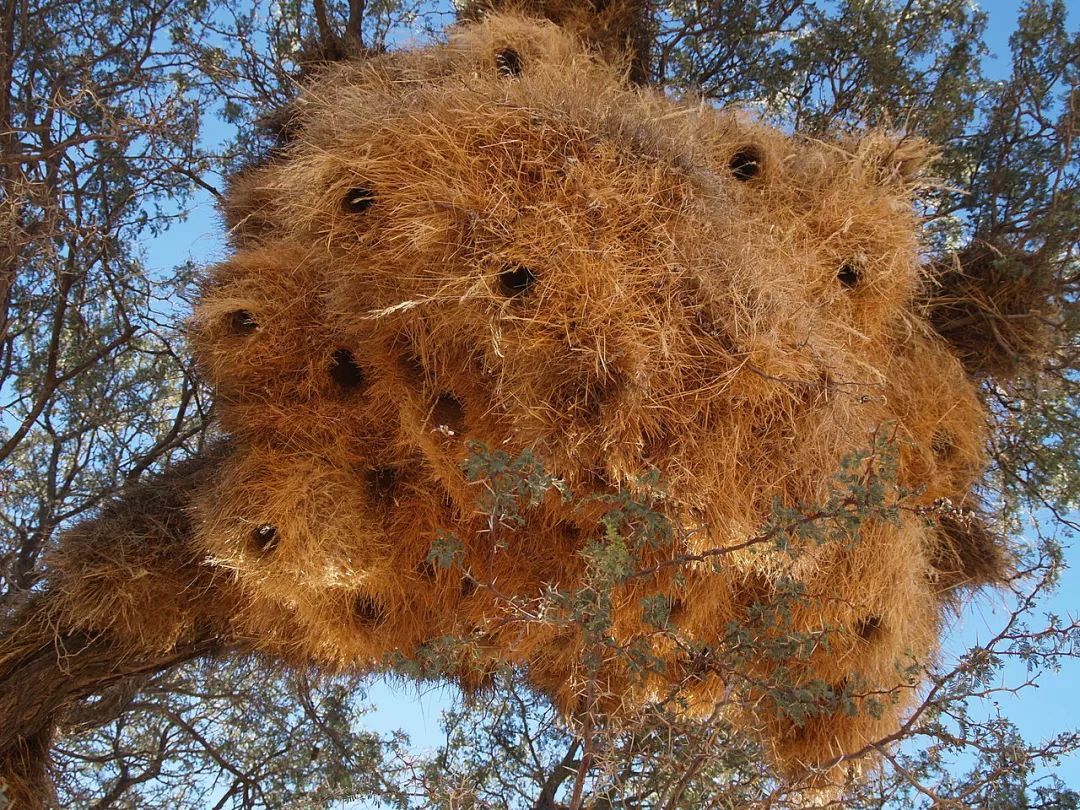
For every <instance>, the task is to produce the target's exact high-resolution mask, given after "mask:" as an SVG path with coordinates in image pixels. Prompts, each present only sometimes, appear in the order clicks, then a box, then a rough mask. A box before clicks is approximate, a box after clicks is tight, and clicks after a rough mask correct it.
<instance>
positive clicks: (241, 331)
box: [229, 309, 259, 336]
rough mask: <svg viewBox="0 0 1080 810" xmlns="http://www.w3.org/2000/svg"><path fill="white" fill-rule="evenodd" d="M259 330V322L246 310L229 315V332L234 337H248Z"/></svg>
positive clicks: (239, 310)
mask: <svg viewBox="0 0 1080 810" xmlns="http://www.w3.org/2000/svg"><path fill="white" fill-rule="evenodd" d="M258 328H259V322H258V321H256V320H255V316H254V315H252V314H251V313H250V312H248V311H247V310H246V309H238V310H236V311H235V312H230V313H229V330H230V331H231V332H232V333H233V334H234V335H240V336H247V335H250V334H251V333H253V332H254V331H255V330H256V329H258Z"/></svg>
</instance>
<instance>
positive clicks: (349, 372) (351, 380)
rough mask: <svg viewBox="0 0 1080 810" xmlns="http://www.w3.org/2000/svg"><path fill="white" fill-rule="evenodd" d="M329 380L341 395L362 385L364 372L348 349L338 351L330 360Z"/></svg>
mask: <svg viewBox="0 0 1080 810" xmlns="http://www.w3.org/2000/svg"><path fill="white" fill-rule="evenodd" d="M330 379H331V380H333V382H334V385H336V386H337V387H338V389H339V390H340V391H342V392H343V393H352V392H354V391H357V390H358V389H360V388H361V387H362V386H363V384H364V371H363V369H361V368H360V366H359V364H358V363H357V362H356V358H355V357H354V356H353V353H352V352H351V351H349V350H348V349H338V350H337V351H335V352H334V354H333V356H332V357H331V358H330Z"/></svg>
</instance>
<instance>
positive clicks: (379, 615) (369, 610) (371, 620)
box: [353, 596, 386, 627]
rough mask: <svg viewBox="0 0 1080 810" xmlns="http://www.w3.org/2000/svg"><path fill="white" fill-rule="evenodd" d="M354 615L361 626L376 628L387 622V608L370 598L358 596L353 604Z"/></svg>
mask: <svg viewBox="0 0 1080 810" xmlns="http://www.w3.org/2000/svg"><path fill="white" fill-rule="evenodd" d="M353 615H354V616H355V617H356V620H357V621H358V622H360V624H362V625H364V626H366V627H376V626H378V625H380V624H382V623H383V622H384V621H385V620H386V608H385V607H384V606H383V604H382V603H381V602H379V601H378V600H376V599H373V598H372V597H370V596H358V597H356V600H355V601H354V602H353Z"/></svg>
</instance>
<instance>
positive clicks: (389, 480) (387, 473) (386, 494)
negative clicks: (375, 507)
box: [364, 467, 398, 501]
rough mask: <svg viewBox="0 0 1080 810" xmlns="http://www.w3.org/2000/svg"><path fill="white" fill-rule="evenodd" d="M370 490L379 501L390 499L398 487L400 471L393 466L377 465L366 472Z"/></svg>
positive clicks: (366, 480) (365, 479)
mask: <svg viewBox="0 0 1080 810" xmlns="http://www.w3.org/2000/svg"><path fill="white" fill-rule="evenodd" d="M364 482H365V483H366V484H367V489H368V492H370V493H371V496H372V497H373V498H374V499H375V500H377V501H389V500H391V499H392V498H393V496H394V491H395V490H396V489H397V483H398V472H397V470H395V469H394V468H393V467H376V468H375V469H371V470H367V471H366V472H365V473H364Z"/></svg>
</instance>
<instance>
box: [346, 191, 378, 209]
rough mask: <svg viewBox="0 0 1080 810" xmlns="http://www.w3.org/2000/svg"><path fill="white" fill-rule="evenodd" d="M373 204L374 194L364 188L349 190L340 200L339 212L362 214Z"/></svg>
mask: <svg viewBox="0 0 1080 810" xmlns="http://www.w3.org/2000/svg"><path fill="white" fill-rule="evenodd" d="M374 204H375V192H374V191H372V190H371V189H370V188H365V187H364V186H356V187H355V188H350V189H349V190H348V191H347V192H346V193H345V196H344V197H343V198H342V200H341V210H342V211H344V212H345V213H346V214H362V213H364V212H365V211H367V210H368V209H369V208H371V206H372V205H374Z"/></svg>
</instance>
